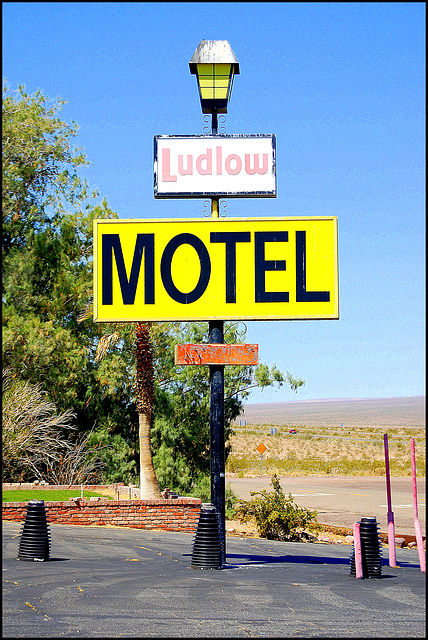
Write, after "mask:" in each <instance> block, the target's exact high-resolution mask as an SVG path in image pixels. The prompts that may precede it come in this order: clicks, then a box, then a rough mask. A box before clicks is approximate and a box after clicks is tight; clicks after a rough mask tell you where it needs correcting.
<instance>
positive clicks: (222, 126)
mask: <svg viewBox="0 0 428 640" xmlns="http://www.w3.org/2000/svg"><path fill="white" fill-rule="evenodd" d="M225 122H226V116H225V115H224V113H220V115H219V116H218V124H219V129H218V132H219V134H220V135H224V134H225V133H226V125H225Z"/></svg>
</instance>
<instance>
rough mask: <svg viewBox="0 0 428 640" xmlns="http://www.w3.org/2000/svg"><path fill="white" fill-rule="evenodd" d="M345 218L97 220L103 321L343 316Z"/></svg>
mask: <svg viewBox="0 0 428 640" xmlns="http://www.w3.org/2000/svg"><path fill="white" fill-rule="evenodd" d="M337 260H338V258H337V218H336V217H335V216H331V217H320V218H315V217H301V218H219V219H212V218H210V219H208V220H207V219H194V218H191V219H189V218H181V219H180V218H174V219H159V220H153V219H146V220H144V219H143V220H95V221H94V320H95V321H96V322H116V321H120V322H136V321H168V320H169V321H195V320H245V319H247V320H316V319H337V318H338V317H339V296H338V262H337Z"/></svg>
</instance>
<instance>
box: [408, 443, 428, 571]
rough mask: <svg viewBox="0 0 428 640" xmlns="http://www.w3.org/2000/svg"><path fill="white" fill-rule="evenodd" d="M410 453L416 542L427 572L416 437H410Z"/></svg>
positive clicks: (421, 565) (420, 558)
mask: <svg viewBox="0 0 428 640" xmlns="http://www.w3.org/2000/svg"><path fill="white" fill-rule="evenodd" d="M410 454H411V461H412V484H413V517H414V525H415V534H416V544H417V547H418V554H419V565H420V567H421V571H423V572H424V573H425V572H426V561H425V551H424V541H423V539H422V529H421V523H420V522H419V517H418V494H417V487H416V456H415V440H414V438H410Z"/></svg>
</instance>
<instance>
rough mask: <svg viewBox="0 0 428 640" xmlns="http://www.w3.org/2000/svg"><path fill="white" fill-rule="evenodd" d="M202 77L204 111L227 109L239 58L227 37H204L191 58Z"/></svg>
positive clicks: (191, 65) (196, 70)
mask: <svg viewBox="0 0 428 640" xmlns="http://www.w3.org/2000/svg"><path fill="white" fill-rule="evenodd" d="M189 68H190V73H191V74H195V75H196V78H197V81H198V88H199V96H200V99H201V107H202V113H212V114H216V113H227V103H228V101H229V100H230V95H231V92H232V85H233V78H234V76H235V75H238V74H239V62H238V60H237V59H236V56H235V54H234V53H233V51H232V47H231V46H230V44H229V43H228V41H227V40H201V42H200V43H199V45H198V47H197V49H196V51H195V53H194V54H193V56H192V59H191V60H190V62H189Z"/></svg>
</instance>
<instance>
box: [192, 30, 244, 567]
mask: <svg viewBox="0 0 428 640" xmlns="http://www.w3.org/2000/svg"><path fill="white" fill-rule="evenodd" d="M189 67H190V73H192V74H196V78H197V81H198V88H199V96H200V99H201V107H202V113H211V114H212V119H211V134H212V135H217V129H218V124H217V114H218V113H227V103H228V101H229V99H230V94H231V92H232V85H233V77H234V76H235V75H237V74H238V73H239V63H238V60H237V59H236V56H235V54H234V53H233V51H232V47H231V46H230V44H229V43H228V41H227V40H201V42H200V43H199V45H198V48H197V49H196V51H195V53H194V54H193V56H192V59H191V60H190V62H189ZM211 217H212V218H218V217H219V199H218V198H212V199H211ZM208 331H209V338H208V341H209V343H211V344H222V343H224V325H223V321H222V320H210V321H209V323H208ZM209 370H210V475H211V502H212V504H213V505H214V506H215V507H216V509H217V513H218V515H219V523H220V540H221V541H222V563H223V564H224V563H225V562H226V517H225V503H226V484H225V482H226V481H225V476H226V474H225V461H224V365H221V364H216V365H209Z"/></svg>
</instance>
